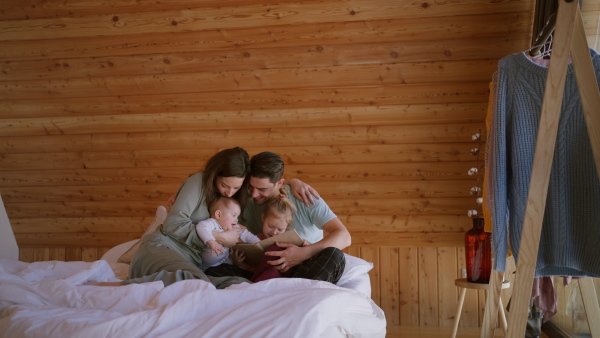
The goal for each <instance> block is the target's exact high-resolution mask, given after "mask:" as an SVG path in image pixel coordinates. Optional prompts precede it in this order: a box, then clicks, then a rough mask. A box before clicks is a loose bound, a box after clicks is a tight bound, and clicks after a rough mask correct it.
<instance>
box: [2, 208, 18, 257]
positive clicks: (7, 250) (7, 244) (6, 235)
mask: <svg viewBox="0 0 600 338" xmlns="http://www.w3.org/2000/svg"><path fill="white" fill-rule="evenodd" d="M0 257H4V258H10V259H14V260H19V247H18V246H17V240H16V239H15V234H14V233H13V231H12V227H11V226H10V222H9V221H8V215H7V214H6V209H5V208H4V202H2V196H0Z"/></svg>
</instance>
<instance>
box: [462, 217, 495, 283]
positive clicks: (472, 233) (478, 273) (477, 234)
mask: <svg viewBox="0 0 600 338" xmlns="http://www.w3.org/2000/svg"><path fill="white" fill-rule="evenodd" d="M491 239H492V238H491V234H490V233H487V232H485V231H484V230H483V218H473V228H472V229H470V230H469V231H467V233H466V234H465V254H466V258H467V262H466V263H467V280H468V281H469V282H473V283H489V281H490V273H491V271H492V243H491Z"/></svg>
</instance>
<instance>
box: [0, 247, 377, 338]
mask: <svg viewBox="0 0 600 338" xmlns="http://www.w3.org/2000/svg"><path fill="white" fill-rule="evenodd" d="M112 280H115V275H114V273H113V270H112V269H111V267H110V266H109V265H108V263H107V262H106V261H104V260H99V261H96V262H93V263H85V262H58V261H50V262H36V263H24V262H19V261H14V260H8V259H3V258H0V337H44V338H46V337H85V338H93V337H101V338H106V337H127V338H133V337H261V338H262V337H328V338H329V337H385V332H386V329H385V326H386V321H385V316H384V314H383V311H382V310H381V309H380V308H379V307H378V306H377V305H376V304H375V303H374V302H373V301H372V300H371V299H370V298H369V297H367V296H366V295H364V294H363V293H361V292H358V291H355V290H351V289H347V288H342V287H338V286H335V285H332V284H330V283H326V282H319V281H311V280H305V279H296V278H291V279H287V278H279V279H272V280H268V281H264V282H260V283H256V284H247V283H244V284H239V285H234V286H232V287H229V288H227V289H224V290H217V289H215V288H214V286H213V285H212V284H210V283H206V282H204V281H200V280H187V281H181V282H177V283H174V284H172V285H170V286H169V287H167V288H165V287H163V284H162V282H153V283H146V284H132V285H127V286H118V287H106V286H92V285H85V283H87V282H88V281H112Z"/></svg>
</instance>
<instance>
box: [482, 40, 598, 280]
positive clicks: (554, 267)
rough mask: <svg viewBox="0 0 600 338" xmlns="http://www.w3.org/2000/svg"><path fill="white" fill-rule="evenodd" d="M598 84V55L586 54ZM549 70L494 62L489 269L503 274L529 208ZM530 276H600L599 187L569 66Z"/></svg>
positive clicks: (524, 60) (512, 60)
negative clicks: (491, 253) (491, 254)
mask: <svg viewBox="0 0 600 338" xmlns="http://www.w3.org/2000/svg"><path fill="white" fill-rule="evenodd" d="M590 55H591V59H592V63H593V66H594V69H595V73H596V74H595V75H596V80H597V82H598V83H600V55H599V54H598V53H597V52H596V51H594V50H592V49H590ZM547 74H548V68H546V67H544V66H540V65H539V64H536V63H535V62H533V61H532V60H531V59H529V58H528V57H527V55H526V54H525V53H518V54H513V55H509V56H507V57H505V58H503V59H502V60H500V62H499V68H498V71H497V72H496V74H495V75H494V85H493V88H494V90H495V92H494V95H493V98H494V100H495V101H494V103H493V108H492V109H493V112H492V121H491V123H490V128H491V133H490V139H489V140H488V142H490V144H489V145H488V148H489V150H490V156H489V163H490V164H491V165H492V166H491V168H489V169H486V171H487V170H490V172H491V175H492V177H491V179H490V180H489V181H490V182H491V187H489V189H488V191H487V193H488V194H491V197H490V199H489V200H490V202H491V206H490V209H491V210H492V219H493V224H494V228H493V236H492V240H493V250H494V252H495V263H494V269H495V270H497V271H505V268H506V260H505V257H506V256H507V253H508V251H509V242H510V247H511V249H512V250H513V253H514V255H515V259H516V260H517V261H518V250H517V249H518V248H519V244H520V240H521V230H522V227H523V221H524V217H525V209H526V206H527V197H528V191H529V183H530V178H531V172H532V164H533V157H534V156H533V155H534V151H535V145H536V138H537V131H538V127H539V122H540V114H541V108H542V102H543V99H544V90H545V84H546V78H547ZM553 157H554V158H553V161H552V169H551V174H550V183H549V186H548V197H547V201H546V207H545V213H544V220H543V229H544V230H543V231H542V234H541V239H540V247H539V251H538V257H537V264H536V270H535V276H536V277H539V276H553V275H561V276H580V277H583V276H594V277H600V259H598V254H597V252H598V249H597V248H598V247H600V180H599V179H598V174H597V172H596V167H595V163H594V157H593V153H592V149H591V145H590V139H589V136H588V132H587V129H586V123H585V119H584V115H583V109H582V106H581V100H580V96H579V91H578V88H577V83H576V79H575V74H574V70H573V67H572V65H569V66H568V70H567V74H566V83H565V89H564V98H563V102H562V106H561V117H560V122H559V126H558V136H557V141H556V147H555V152H554V155H553Z"/></svg>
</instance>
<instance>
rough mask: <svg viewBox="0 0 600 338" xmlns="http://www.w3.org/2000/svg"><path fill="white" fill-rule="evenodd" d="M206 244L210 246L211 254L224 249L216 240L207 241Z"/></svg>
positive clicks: (219, 252)
mask: <svg viewBox="0 0 600 338" xmlns="http://www.w3.org/2000/svg"><path fill="white" fill-rule="evenodd" d="M206 244H208V247H209V248H210V255H211V256H212V255H215V256H216V255H219V254H223V253H225V249H223V246H222V245H221V244H219V243H217V241H208V242H206Z"/></svg>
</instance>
